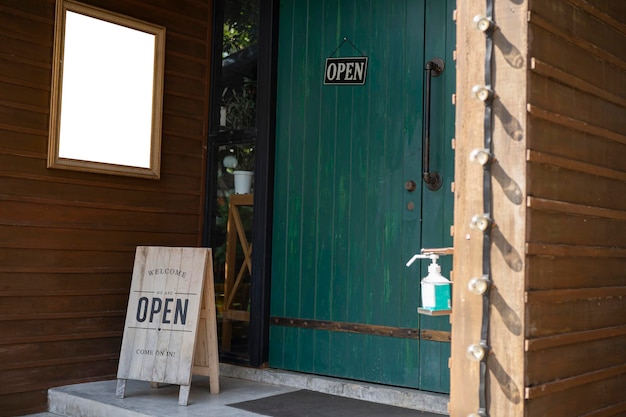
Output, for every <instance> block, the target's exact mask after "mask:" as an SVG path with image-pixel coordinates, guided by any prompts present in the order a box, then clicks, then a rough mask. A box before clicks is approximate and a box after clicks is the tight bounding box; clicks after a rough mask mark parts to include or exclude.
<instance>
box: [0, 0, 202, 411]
mask: <svg viewBox="0 0 626 417" xmlns="http://www.w3.org/2000/svg"><path fill="white" fill-rule="evenodd" d="M85 2H86V3H89V4H93V5H95V6H98V7H103V8H106V9H108V10H111V11H114V12H118V13H122V14H126V15H129V16H132V17H135V18H139V19H142V20H146V21H149V22H153V23H156V24H158V25H162V26H165V27H166V30H167V38H166V48H167V52H166V57H165V85H164V88H165V97H164V113H163V141H162V164H161V167H162V169H161V179H160V180H156V181H155V180H148V179H137V178H125V177H118V176H111V175H98V174H88V173H79V172H71V171H62V170H52V169H47V168H46V155H47V148H48V116H49V103H50V86H51V68H52V67H51V64H52V44H53V27H54V10H55V3H54V0H2V1H1V2H0V364H2V365H0V370H1V375H2V377H1V378H0V416H14V415H20V414H26V413H32V412H35V411H41V410H44V409H46V402H47V393H46V391H47V389H48V388H49V387H52V386H57V385H63V384H71V383H78V382H85V381H92V380H98V379H106V378H113V377H114V376H115V374H116V371H117V361H118V355H119V349H120V344H121V335H122V328H123V321H124V315H125V308H126V301H127V297H128V289H129V286H130V279H131V273H132V265H133V259H134V250H135V247H136V246H137V245H163V246H198V245H200V243H201V240H200V239H201V229H202V213H203V198H204V191H203V189H204V171H205V168H204V167H205V149H206V140H207V139H206V138H207V114H208V99H207V97H208V87H209V86H208V65H209V44H210V30H209V29H210V0H177V1H175V2H173V1H166V0H85Z"/></svg>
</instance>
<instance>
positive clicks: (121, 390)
mask: <svg viewBox="0 0 626 417" xmlns="http://www.w3.org/2000/svg"><path fill="white" fill-rule="evenodd" d="M125 395H126V380H125V379H118V380H117V387H116V388H115V396H116V397H117V398H124V396H125Z"/></svg>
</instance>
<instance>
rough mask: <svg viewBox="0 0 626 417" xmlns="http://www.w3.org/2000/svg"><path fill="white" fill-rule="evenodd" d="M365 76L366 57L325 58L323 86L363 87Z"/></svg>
mask: <svg viewBox="0 0 626 417" xmlns="http://www.w3.org/2000/svg"><path fill="white" fill-rule="evenodd" d="M366 75H367V57H364V56H363V57H362V56H359V57H345V58H326V68H325V70H324V84H326V85H342V84H351V85H363V84H365V76H366Z"/></svg>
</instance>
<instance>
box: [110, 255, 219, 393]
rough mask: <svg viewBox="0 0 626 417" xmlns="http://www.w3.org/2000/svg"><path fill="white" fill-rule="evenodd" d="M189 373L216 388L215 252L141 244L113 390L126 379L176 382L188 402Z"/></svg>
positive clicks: (120, 387) (121, 390) (122, 387)
mask: <svg viewBox="0 0 626 417" xmlns="http://www.w3.org/2000/svg"><path fill="white" fill-rule="evenodd" d="M192 374H200V375H205V376H208V377H209V382H210V387H211V388H210V390H211V393H212V394H218V393H219V357H218V351H217V321H216V315H215V288H214V282H213V257H212V253H211V249H208V248H169V247H150V246H139V247H137V251H136V253H135V264H134V268H133V278H132V283H131V288H130V295H129V298H128V308H127V311H126V323H125V325H124V336H123V339H122V350H121V354H120V362H119V366H118V370H117V378H118V380H117V389H116V396H117V397H119V398H124V395H125V392H126V380H127V379H136V380H140V381H149V382H151V384H152V386H155V385H158V384H159V383H164V384H175V385H180V391H179V396H178V404H180V405H187V402H188V400H189V390H190V387H191V376H192Z"/></svg>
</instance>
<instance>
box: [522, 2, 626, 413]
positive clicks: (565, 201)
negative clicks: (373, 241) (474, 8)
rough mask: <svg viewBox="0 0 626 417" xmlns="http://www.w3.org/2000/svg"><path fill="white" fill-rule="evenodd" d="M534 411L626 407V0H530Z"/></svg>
mask: <svg viewBox="0 0 626 417" xmlns="http://www.w3.org/2000/svg"><path fill="white" fill-rule="evenodd" d="M529 42H530V43H529V55H530V62H529V64H530V65H529V79H528V82H529V87H528V97H529V98H528V100H529V104H528V152H527V155H526V157H527V160H528V188H527V190H528V195H529V197H528V199H527V209H528V217H527V228H528V243H527V266H526V268H527V293H526V346H525V348H526V367H527V369H526V377H525V400H526V403H527V404H526V411H525V415H527V416H540V415H554V416H556V415H558V416H577V415H585V416H613V415H624V413H625V412H626V396H625V394H624V393H625V391H624V387H625V386H626V301H625V297H624V296H625V295H626V273H625V271H626V3H625V2H618V1H607V0H567V1H558V2H556V1H542V0H539V1H532V2H531V3H530V14H529Z"/></svg>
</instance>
